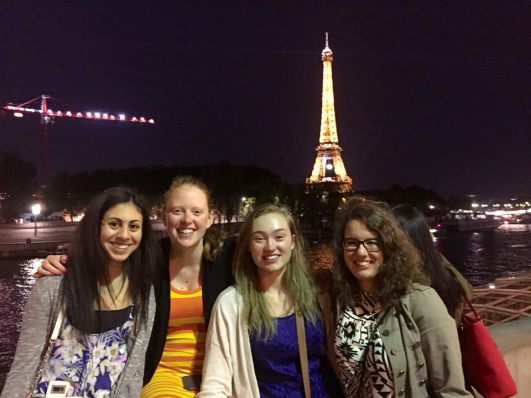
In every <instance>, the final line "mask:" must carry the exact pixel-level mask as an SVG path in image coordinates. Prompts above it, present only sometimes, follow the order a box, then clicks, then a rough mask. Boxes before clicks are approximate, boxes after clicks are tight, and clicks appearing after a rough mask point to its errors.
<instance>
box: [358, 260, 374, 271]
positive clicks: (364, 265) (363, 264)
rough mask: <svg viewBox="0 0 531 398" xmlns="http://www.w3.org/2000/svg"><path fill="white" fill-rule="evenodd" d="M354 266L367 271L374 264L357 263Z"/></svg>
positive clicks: (367, 262) (368, 262)
mask: <svg viewBox="0 0 531 398" xmlns="http://www.w3.org/2000/svg"><path fill="white" fill-rule="evenodd" d="M354 264H355V265H356V266H357V267H358V268H362V269H365V268H369V266H370V265H371V264H372V262H371V261H356V262H355V263H354Z"/></svg>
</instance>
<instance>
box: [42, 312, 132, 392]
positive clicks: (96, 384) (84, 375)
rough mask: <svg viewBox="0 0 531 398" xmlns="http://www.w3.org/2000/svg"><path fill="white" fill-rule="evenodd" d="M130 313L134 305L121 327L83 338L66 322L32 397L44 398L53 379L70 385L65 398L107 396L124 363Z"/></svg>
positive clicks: (130, 323)
mask: <svg viewBox="0 0 531 398" xmlns="http://www.w3.org/2000/svg"><path fill="white" fill-rule="evenodd" d="M133 311H134V306H131V307H130V310H129V317H128V319H127V321H126V322H125V323H123V324H122V325H120V326H117V327H115V328H112V329H110V330H107V331H104V332H101V333H94V334H86V335H84V334H83V333H81V332H80V331H78V330H77V329H76V328H74V327H73V326H72V325H71V324H70V322H69V321H68V319H65V320H64V321H63V325H62V328H61V332H60V333H59V336H58V338H57V340H55V343H54V345H53V348H52V351H51V353H50V357H49V359H48V364H47V366H45V368H44V370H43V374H42V377H41V379H40V381H39V383H38V384H37V388H36V390H35V393H34V397H37V398H41V397H45V396H46V390H47V388H48V384H49V383H50V381H52V380H58V381H68V382H69V383H70V387H69V388H68V390H67V395H66V396H67V397H71V396H80V397H90V398H92V397H94V398H106V397H110V394H111V390H112V387H113V386H114V384H115V383H116V380H117V379H118V377H119V376H120V373H121V372H122V370H123V369H124V367H125V365H126V363H127V357H128V353H127V339H128V338H129V333H130V330H131V326H132V325H133Z"/></svg>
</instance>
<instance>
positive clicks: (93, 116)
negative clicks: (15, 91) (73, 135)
mask: <svg viewBox="0 0 531 398" xmlns="http://www.w3.org/2000/svg"><path fill="white" fill-rule="evenodd" d="M49 99H53V98H52V97H50V96H49V95H44V94H43V95H40V96H38V97H36V98H33V99H31V100H29V101H26V102H24V103H22V104H20V105H15V104H13V103H8V104H7V105H5V106H2V109H4V110H5V111H8V112H11V113H13V116H15V117H23V116H24V114H39V115H40V125H41V130H40V163H41V164H40V180H41V181H40V182H41V185H46V183H47V182H48V127H49V126H50V125H51V124H53V123H54V121H55V118H69V119H89V120H102V121H109V122H120V123H145V124H155V120H153V119H148V118H145V117H136V116H127V115H125V114H118V115H116V116H115V115H113V114H109V113H102V112H75V111H70V110H67V111H60V110H52V109H50V108H49V107H48V100H49ZM39 100H40V108H39V109H35V108H29V107H28V105H30V104H31V103H33V102H37V101H39Z"/></svg>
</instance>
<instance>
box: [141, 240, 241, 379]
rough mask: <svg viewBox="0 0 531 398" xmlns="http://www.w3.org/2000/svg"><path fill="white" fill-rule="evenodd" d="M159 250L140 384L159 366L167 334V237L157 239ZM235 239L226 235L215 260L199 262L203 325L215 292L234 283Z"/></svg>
mask: <svg viewBox="0 0 531 398" xmlns="http://www.w3.org/2000/svg"><path fill="white" fill-rule="evenodd" d="M159 243H160V246H161V248H162V253H163V259H164V260H163V261H164V263H163V265H162V266H161V271H160V272H159V274H160V276H159V279H158V280H156V281H154V283H153V285H154V287H155V298H156V300H157V311H156V313H155V321H154V323H153V330H152V332H151V338H150V339H149V345H148V348H147V351H146V367H145V369H144V385H146V384H147V383H149V381H150V380H151V378H152V377H153V373H155V369H157V366H158V365H159V361H160V358H161V357H162V352H163V351H164V345H165V344H166V335H167V333H168V323H169V317H170V272H169V267H168V265H169V261H170V260H169V255H170V239H169V238H163V239H161V240H160V241H159ZM235 243H236V239H235V238H228V239H227V240H226V241H225V243H224V244H223V248H222V250H221V253H220V254H219V255H218V257H217V258H216V260H215V261H208V260H205V259H203V261H202V263H201V274H202V286H203V314H204V317H205V324H206V325H207V326H208V322H209V320H210V313H211V312H212V307H213V306H214V303H215V302H216V298H217V297H218V295H219V294H220V293H221V292H222V291H223V290H224V289H225V288H227V287H228V286H230V285H232V284H233V283H234V278H233V276H232V268H231V262H232V257H233V254H234V248H235Z"/></svg>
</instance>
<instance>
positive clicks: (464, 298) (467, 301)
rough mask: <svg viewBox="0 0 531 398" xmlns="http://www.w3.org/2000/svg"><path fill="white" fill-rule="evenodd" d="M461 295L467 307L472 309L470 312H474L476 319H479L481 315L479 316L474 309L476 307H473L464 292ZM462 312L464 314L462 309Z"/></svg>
mask: <svg viewBox="0 0 531 398" xmlns="http://www.w3.org/2000/svg"><path fill="white" fill-rule="evenodd" d="M462 297H463V301H464V302H465V303H466V304H467V305H468V307H469V308H470V309H471V310H472V312H473V313H474V315H475V317H476V320H479V319H481V317H480V316H479V314H478V312H477V311H476V309H475V308H474V306H473V305H472V303H471V302H470V300H469V299H468V297H467V295H466V294H463V295H462ZM463 314H464V311H463Z"/></svg>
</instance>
